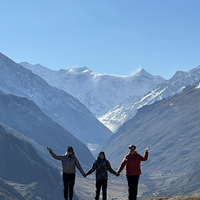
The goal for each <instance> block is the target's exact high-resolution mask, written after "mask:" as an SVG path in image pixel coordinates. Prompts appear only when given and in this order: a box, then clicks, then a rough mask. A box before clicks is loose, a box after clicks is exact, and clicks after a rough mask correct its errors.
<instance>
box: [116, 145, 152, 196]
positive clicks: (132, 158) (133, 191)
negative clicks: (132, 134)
mask: <svg viewBox="0 0 200 200" xmlns="http://www.w3.org/2000/svg"><path fill="white" fill-rule="evenodd" d="M135 149H136V146H134V145H130V146H129V153H128V154H127V155H125V157H124V159H123V160H122V162H121V165H120V167H119V169H118V170H117V173H119V174H120V173H121V171H122V170H123V169H124V167H125V165H126V171H125V175H126V177H127V181H128V188H129V189H128V191H129V200H136V198H137V190H138V189H137V188H138V181H139V177H140V175H141V168H140V163H141V161H146V160H147V159H148V150H149V148H147V149H145V154H144V157H143V156H141V155H140V154H138V153H137V151H135Z"/></svg>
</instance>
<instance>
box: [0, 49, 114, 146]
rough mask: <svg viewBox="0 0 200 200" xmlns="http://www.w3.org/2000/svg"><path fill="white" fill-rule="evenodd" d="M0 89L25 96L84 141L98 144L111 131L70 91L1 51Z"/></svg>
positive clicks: (105, 139)
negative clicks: (59, 87) (60, 88)
mask: <svg viewBox="0 0 200 200" xmlns="http://www.w3.org/2000/svg"><path fill="white" fill-rule="evenodd" d="M0 90H2V91H3V92H5V93H8V94H14V95H17V96H21V97H26V98H28V99H30V100H32V101H34V102H35V103H36V104H37V105H38V106H39V107H40V109H41V110H42V111H43V112H44V113H46V114H47V115H48V116H50V117H51V118H52V119H54V120H55V121H56V122H58V123H59V124H60V125H62V126H63V127H64V128H66V129H67V130H68V131H70V132H71V133H72V134H73V135H74V136H75V137H77V138H78V139H79V140H81V141H82V142H84V143H85V144H88V143H92V144H98V145H101V144H103V143H105V142H106V141H107V139H108V137H109V136H110V135H111V134H112V132H111V131H110V130H109V129H108V128H106V127H105V126H104V125H103V124H102V123H101V122H99V121H98V120H97V119H96V117H95V116H94V115H93V114H92V113H91V112H90V111H89V110H88V109H87V107H86V106H84V105H83V104H82V103H80V102H79V101H78V100H77V99H76V98H74V97H73V96H71V95H70V94H68V93H66V92H64V91H63V90H59V89H57V88H55V87H52V86H50V85H48V84H47V83H46V81H44V80H43V79H42V78H41V77H39V76H38V75H36V74H34V73H32V72H31V71H30V70H28V69H25V68H24V67H22V66H21V65H19V64H17V63H15V62H14V61H12V60H11V59H9V58H8V57H6V56H5V55H3V54H1V53H0Z"/></svg>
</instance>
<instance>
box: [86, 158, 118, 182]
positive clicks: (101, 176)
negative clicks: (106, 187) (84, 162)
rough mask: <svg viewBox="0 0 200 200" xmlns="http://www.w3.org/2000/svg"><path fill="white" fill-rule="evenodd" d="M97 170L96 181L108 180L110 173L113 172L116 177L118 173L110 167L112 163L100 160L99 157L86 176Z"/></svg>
mask: <svg viewBox="0 0 200 200" xmlns="http://www.w3.org/2000/svg"><path fill="white" fill-rule="evenodd" d="M95 170H96V180H108V172H107V171H109V172H111V173H112V174H114V175H117V172H115V171H114V170H113V169H112V168H111V165H110V162H109V161H108V160H106V159H105V158H104V159H100V158H99V157H98V158H97V160H96V161H95V162H94V164H93V166H92V168H91V169H90V170H89V171H88V172H87V173H86V175H89V174H91V173H92V172H94V171H95Z"/></svg>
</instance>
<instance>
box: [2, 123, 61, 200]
mask: <svg viewBox="0 0 200 200" xmlns="http://www.w3.org/2000/svg"><path fill="white" fill-rule="evenodd" d="M0 157H1V159H0V177H1V178H2V179H4V180H6V181H3V180H2V179H1V180H0V184H1V187H2V188H4V194H5V195H6V196H7V197H9V196H15V197H16V198H13V199H20V200H21V199H23V198H21V195H23V197H24V199H27V200H29V199H41V200H46V199H49V200H56V199H61V198H62V197H63V195H62V179H61V176H60V173H59V171H58V170H56V169H54V168H53V167H51V166H50V165H49V164H47V163H46V162H45V161H44V160H43V159H42V158H41V157H39V156H38V154H37V153H36V151H35V150H34V148H33V147H32V146H31V145H30V144H29V143H27V142H25V141H23V140H21V139H18V138H17V137H15V136H13V135H12V134H10V133H7V132H6V131H5V130H4V129H3V128H2V126H0ZM5 183H7V184H9V185H10V186H11V187H13V188H15V189H16V190H17V191H18V193H21V195H20V194H18V193H17V192H16V191H15V192H14V189H12V188H11V187H9V186H8V185H5ZM5 190H6V191H7V192H6V191H5ZM9 198H10V197H9ZM9 198H7V199H9Z"/></svg>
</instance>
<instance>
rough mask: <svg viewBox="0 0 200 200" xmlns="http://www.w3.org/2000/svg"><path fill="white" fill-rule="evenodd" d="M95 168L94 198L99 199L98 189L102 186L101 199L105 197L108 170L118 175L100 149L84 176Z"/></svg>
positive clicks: (104, 199)
mask: <svg viewBox="0 0 200 200" xmlns="http://www.w3.org/2000/svg"><path fill="white" fill-rule="evenodd" d="M95 170H96V197H95V199H96V200H97V199H99V195H100V190H101V187H102V194H103V200H106V199H107V182H108V172H107V171H109V172H111V173H112V174H114V175H116V176H119V174H118V173H117V172H115V171H114V170H113V169H112V168H111V165H110V162H109V161H108V160H107V159H106V157H105V153H104V152H103V151H101V152H100V153H99V156H98V157H97V160H96V161H95V162H94V164H93V166H92V168H91V169H90V170H89V171H88V172H87V173H86V176H87V175H89V174H91V173H93V172H94V171H95Z"/></svg>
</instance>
